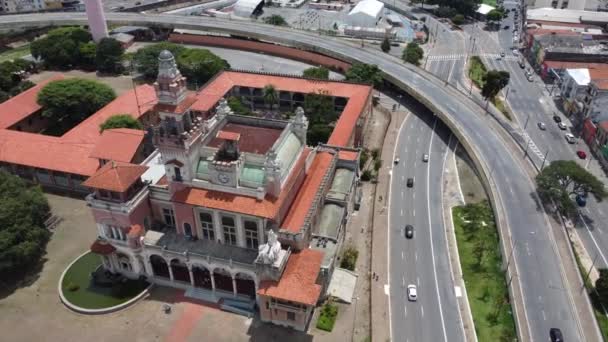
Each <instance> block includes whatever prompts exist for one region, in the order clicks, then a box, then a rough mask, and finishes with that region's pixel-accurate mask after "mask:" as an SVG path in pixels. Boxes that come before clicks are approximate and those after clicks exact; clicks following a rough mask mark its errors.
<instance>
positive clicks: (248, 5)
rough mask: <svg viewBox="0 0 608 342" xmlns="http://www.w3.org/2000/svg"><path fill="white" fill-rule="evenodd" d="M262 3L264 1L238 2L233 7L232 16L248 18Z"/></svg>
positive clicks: (240, 0) (244, 0) (245, 0)
mask: <svg viewBox="0 0 608 342" xmlns="http://www.w3.org/2000/svg"><path fill="white" fill-rule="evenodd" d="M262 1H264V0H238V1H237V2H236V4H235V5H234V15H236V16H239V17H242V18H249V17H251V15H252V14H253V11H254V10H255V9H256V7H258V5H260V3H261V2H262Z"/></svg>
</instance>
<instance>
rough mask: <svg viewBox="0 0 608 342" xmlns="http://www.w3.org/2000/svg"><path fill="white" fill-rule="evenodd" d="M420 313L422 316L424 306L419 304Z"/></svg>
mask: <svg viewBox="0 0 608 342" xmlns="http://www.w3.org/2000/svg"><path fill="white" fill-rule="evenodd" d="M420 313H421V314H422V317H424V306H422V305H420Z"/></svg>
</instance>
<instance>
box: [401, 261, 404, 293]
mask: <svg viewBox="0 0 608 342" xmlns="http://www.w3.org/2000/svg"><path fill="white" fill-rule="evenodd" d="M401 255H403V254H401ZM401 285H402V286H403V287H405V277H401Z"/></svg>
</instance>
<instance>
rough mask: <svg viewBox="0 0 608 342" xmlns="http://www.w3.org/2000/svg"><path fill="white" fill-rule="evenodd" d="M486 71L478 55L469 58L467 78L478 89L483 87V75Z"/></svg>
mask: <svg viewBox="0 0 608 342" xmlns="http://www.w3.org/2000/svg"><path fill="white" fill-rule="evenodd" d="M486 72H488V70H487V69H486V66H485V65H484V64H483V62H482V61H481V58H479V56H471V58H469V78H470V79H471V80H472V81H473V83H475V86H476V87H477V88H479V89H481V88H483V76H484V75H485V74H486Z"/></svg>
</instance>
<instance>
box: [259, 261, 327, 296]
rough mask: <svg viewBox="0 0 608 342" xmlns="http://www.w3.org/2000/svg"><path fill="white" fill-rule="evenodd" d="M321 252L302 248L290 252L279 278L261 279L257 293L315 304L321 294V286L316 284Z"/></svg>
mask: <svg viewBox="0 0 608 342" xmlns="http://www.w3.org/2000/svg"><path fill="white" fill-rule="evenodd" d="M322 260H323V252H321V251H316V250H312V249H304V250H302V251H300V252H298V253H292V254H291V255H290V256H289V260H288V261H287V266H286V267H285V271H283V275H282V276H281V279H280V280H279V281H278V282H276V281H262V282H260V287H259V290H258V294H260V295H263V296H269V297H273V298H277V299H281V300H288V301H292V302H296V303H301V304H306V305H315V304H316V303H317V301H318V300H319V296H320V295H321V286H320V285H318V284H316V282H317V277H318V276H319V270H320V267H321V261H322Z"/></svg>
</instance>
